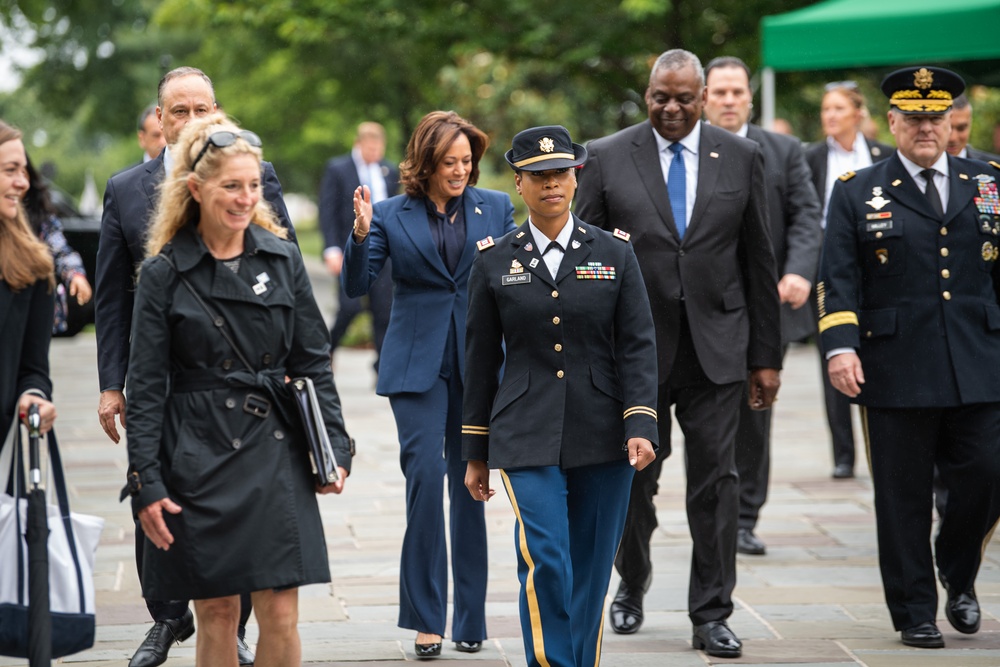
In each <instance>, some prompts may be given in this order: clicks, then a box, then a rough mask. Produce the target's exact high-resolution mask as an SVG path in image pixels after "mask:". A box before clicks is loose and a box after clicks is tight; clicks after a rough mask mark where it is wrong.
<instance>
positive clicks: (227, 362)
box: [222, 359, 233, 371]
mask: <svg viewBox="0 0 1000 667" xmlns="http://www.w3.org/2000/svg"><path fill="white" fill-rule="evenodd" d="M232 367H233V360H232V359H226V360H225V361H223V362H222V370H224V371H228V370H229V369H230V368H232Z"/></svg>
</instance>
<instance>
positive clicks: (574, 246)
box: [570, 240, 580, 250]
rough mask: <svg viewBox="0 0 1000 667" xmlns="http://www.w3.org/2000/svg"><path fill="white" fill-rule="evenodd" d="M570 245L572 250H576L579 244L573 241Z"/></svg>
mask: <svg viewBox="0 0 1000 667" xmlns="http://www.w3.org/2000/svg"><path fill="white" fill-rule="evenodd" d="M570 245H571V246H573V250H576V249H578V248H579V247H580V242H579V241H576V240H574V241H573V242H572V243H570Z"/></svg>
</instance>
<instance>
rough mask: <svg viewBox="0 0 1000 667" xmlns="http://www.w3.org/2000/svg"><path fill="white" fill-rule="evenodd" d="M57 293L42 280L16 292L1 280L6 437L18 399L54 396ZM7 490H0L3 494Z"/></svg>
mask: <svg viewBox="0 0 1000 667" xmlns="http://www.w3.org/2000/svg"><path fill="white" fill-rule="evenodd" d="M53 299H54V292H53V291H52V290H50V289H49V283H48V281H47V280H39V281H37V282H36V283H34V284H33V285H29V286H28V287H25V288H24V289H22V290H19V291H17V292H14V291H12V290H11V289H10V287H8V286H7V283H6V282H5V281H3V280H0V341H3V342H2V343H0V426H2V428H3V435H7V429H8V428H9V427H10V424H11V421H12V420H13V419H14V415H15V413H16V412H17V399H18V397H19V396H20V395H21V394H23V393H24V392H25V391H27V390H29V389H38V390H40V391H42V392H44V393H45V396H46V397H47V398H51V397H52V381H51V380H50V379H49V340H50V339H51V338H52V312H53V308H54V307H55V304H54V303H53ZM3 490H4V489H2V488H0V492H2V491H3Z"/></svg>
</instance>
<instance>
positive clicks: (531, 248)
mask: <svg viewBox="0 0 1000 667" xmlns="http://www.w3.org/2000/svg"><path fill="white" fill-rule="evenodd" d="M524 249H525V250H526V251H527V252H531V251H532V250H534V249H535V246H533V245H531V242H530V241H529V242H528V245H526V246H524Z"/></svg>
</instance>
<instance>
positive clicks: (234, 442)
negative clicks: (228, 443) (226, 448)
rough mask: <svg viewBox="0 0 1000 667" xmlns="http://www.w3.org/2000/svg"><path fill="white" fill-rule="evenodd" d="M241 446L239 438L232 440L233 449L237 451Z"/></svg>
mask: <svg viewBox="0 0 1000 667" xmlns="http://www.w3.org/2000/svg"><path fill="white" fill-rule="evenodd" d="M242 446H243V441H242V440H240V439H239V438H233V449H239V448H240V447H242Z"/></svg>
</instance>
